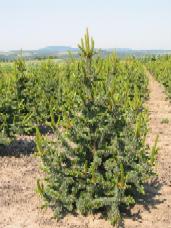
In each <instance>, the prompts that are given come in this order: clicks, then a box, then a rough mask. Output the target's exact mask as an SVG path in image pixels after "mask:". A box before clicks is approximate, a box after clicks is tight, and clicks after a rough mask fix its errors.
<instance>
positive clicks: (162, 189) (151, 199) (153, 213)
mask: <svg viewBox="0 0 171 228" xmlns="http://www.w3.org/2000/svg"><path fill="white" fill-rule="evenodd" d="M147 74H148V76H149V79H150V83H149V90H150V98H149V101H148V103H147V107H148V109H149V112H150V129H151V130H150V134H149V137H148V142H149V144H150V145H152V143H153V142H154V140H155V137H156V135H158V134H159V136H160V140H159V143H158V146H159V148H160V150H159V154H158V162H157V164H156V170H157V173H158V176H159V177H158V179H157V180H156V181H153V182H152V183H150V184H148V185H147V186H146V189H147V193H148V194H147V196H146V197H145V198H142V199H140V200H139V203H138V205H136V206H135V207H134V208H132V209H131V212H130V218H126V217H125V219H124V221H123V223H122V224H121V225H120V227H126V228H135V227H140V228H146V227H148V228H169V227H170V228H171V143H170V139H171V105H170V103H169V101H168V100H167V99H166V95H165V93H164V89H163V87H162V86H161V85H160V84H159V83H158V82H156V81H155V80H154V78H153V77H152V76H151V75H150V74H149V73H148V72H147ZM165 118H167V119H168V120H169V123H168V124H162V123H161V121H162V120H163V119H165ZM18 148H20V150H19V149H18ZM28 148H29V150H28ZM33 151H34V142H33V140H32V138H29V139H27V138H20V139H19V140H18V141H17V142H15V143H14V144H13V145H11V146H10V147H8V148H4V149H3V150H2V148H1V152H0V153H1V154H0V228H54V227H55V228H102V227H103V228H111V225H110V224H109V223H108V222H107V221H105V220H104V219H101V218H100V215H96V216H89V217H86V218H85V217H82V216H78V217H74V216H67V217H66V218H64V219H63V220H61V221H59V222H57V221H56V220H55V219H53V214H52V212H51V211H50V210H47V211H45V210H42V209H41V208H40V206H41V200H40V199H39V197H38V196H37V194H36V193H35V188H36V179H37V178H41V177H42V174H41V173H40V171H39V166H40V162H39V160H38V159H37V158H35V157H34V155H33V154H32V152H33ZM3 154H6V155H8V156H3ZM14 154H15V156H13V155H14ZM16 155H17V156H16Z"/></svg>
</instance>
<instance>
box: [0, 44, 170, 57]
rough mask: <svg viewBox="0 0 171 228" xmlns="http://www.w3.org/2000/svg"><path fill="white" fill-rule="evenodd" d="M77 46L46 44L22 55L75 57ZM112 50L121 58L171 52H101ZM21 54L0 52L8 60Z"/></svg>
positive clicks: (118, 50) (23, 52) (130, 50)
mask: <svg viewBox="0 0 171 228" xmlns="http://www.w3.org/2000/svg"><path fill="white" fill-rule="evenodd" d="M78 51H79V50H78V48H73V47H70V46H47V47H45V48H41V49H38V50H23V51H22V55H23V57H24V58H25V59H37V58H47V57H52V58H59V59H66V58H68V52H72V54H73V55H74V56H75V57H78ZM112 52H115V53H117V55H118V56H119V57H121V58H124V57H126V56H135V57H144V56H150V55H156V56H157V55H165V54H171V50H134V49H129V48H106V49H102V50H101V53H102V55H103V56H106V55H108V54H110V53H112ZM20 54H21V50H11V51H8V52H2V51H1V52H0V60H1V61H10V60H14V59H16V58H17V57H18V56H19V55H20Z"/></svg>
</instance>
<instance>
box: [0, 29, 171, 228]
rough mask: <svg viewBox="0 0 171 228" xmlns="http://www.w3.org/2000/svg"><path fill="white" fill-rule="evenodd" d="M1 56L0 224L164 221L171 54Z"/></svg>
mask: <svg viewBox="0 0 171 228" xmlns="http://www.w3.org/2000/svg"><path fill="white" fill-rule="evenodd" d="M79 49H80V58H79V59H74V58H72V56H71V58H70V59H69V60H67V61H63V62H57V61H53V60H50V59H49V60H42V61H39V62H29V63H26V62H25V61H24V59H23V58H22V57H19V58H18V59H17V60H16V61H15V62H13V63H2V64H0V164H1V165H0V214H1V216H0V228H1V227H2V228H3V227H11V228H12V227H16V228H20V227H33V228H34V227H35V228H38V227H42V228H45V227H47V228H50V227H60V228H71V227H72V228H86V227H87V228H100V227H103V228H104V227H105V228H109V227H115V226H116V227H126V228H127V227H128V228H131V227H132V228H133V227H142V228H145V227H154V228H157V227H166V228H167V227H171V217H170V214H171V156H170V154H171V145H170V137H171V104H170V101H169V99H170V98H171V80H170V79H171V78H170V77H171V57H169V56H165V57H160V58H151V59H150V60H146V61H143V63H142V61H140V60H137V59H135V58H128V59H126V60H124V61H123V60H120V59H119V58H118V57H117V56H116V55H115V54H113V55H110V56H108V57H105V58H102V57H101V55H100V53H98V52H97V51H96V49H95V48H94V40H93V39H92V38H90V37H89V34H88V31H87V32H86V34H85V36H84V37H83V38H82V39H81V42H80V45H79Z"/></svg>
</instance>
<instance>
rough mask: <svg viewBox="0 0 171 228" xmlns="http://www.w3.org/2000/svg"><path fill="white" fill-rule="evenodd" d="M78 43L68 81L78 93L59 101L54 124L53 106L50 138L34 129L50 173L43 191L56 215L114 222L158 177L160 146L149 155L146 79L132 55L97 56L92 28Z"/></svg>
mask: <svg viewBox="0 0 171 228" xmlns="http://www.w3.org/2000/svg"><path fill="white" fill-rule="evenodd" d="M79 48H80V51H81V52H80V55H81V60H80V61H78V62H75V63H74V65H75V68H74V69H75V70H74V71H75V73H74V74H73V73H72V74H71V75H69V78H70V80H69V81H68V84H69V85H70V88H72V86H73V84H74V85H75V87H74V88H73V89H74V92H73V91H68V94H69V98H70V99H69V100H67V99H68V98H67V97H65V99H66V100H65V103H66V104H67V102H69V105H68V106H67V107H68V110H66V107H65V106H62V113H63V116H62V117H61V118H58V122H57V123H55V120H54V118H53V111H51V124H52V126H53V128H54V134H55V135H54V138H53V140H49V139H48V138H42V137H41V135H40V133H39V131H38V130H37V150H38V155H39V156H40V157H41V159H42V161H43V166H44V168H43V170H44V172H45V173H46V177H45V181H44V182H45V184H43V183H41V182H40V181H38V191H39V193H40V194H41V195H42V196H43V198H44V199H45V202H46V205H48V206H50V207H51V208H53V210H54V212H55V215H56V216H57V217H58V218H61V217H63V216H64V215H65V214H66V213H72V212H78V213H81V214H84V215H87V214H90V213H95V212H97V211H100V212H102V213H104V214H105V215H107V217H108V218H109V219H110V220H111V222H112V224H116V223H117V222H118V221H119V220H120V208H121V206H127V205H130V204H133V203H135V199H134V193H135V192H136V191H138V192H140V193H142V194H144V187H143V184H144V183H145V182H146V181H148V180H149V178H150V177H151V176H152V175H153V170H152V167H153V163H154V159H155V154H156V148H155V147H154V148H153V151H152V154H149V151H148V146H147V145H146V144H145V138H146V134H147V120H148V117H147V113H146V111H145V110H144V108H143V101H144V99H145V97H146V96H147V94H148V91H147V83H148V81H147V79H146V77H145V75H144V70H143V67H142V66H141V65H140V64H139V63H138V62H136V61H135V62H134V60H130V61H129V63H128V62H120V61H119V60H118V59H117V58H116V56H114V55H113V56H111V57H108V58H107V59H102V58H100V57H97V58H96V57H95V54H96V53H95V49H94V41H93V39H91V41H90V38H89V35H88V31H87V33H86V34H85V37H84V39H82V40H81V44H80V45H79ZM71 81H72V82H71ZM71 95H72V96H71ZM71 104H73V105H71ZM74 104H75V105H74Z"/></svg>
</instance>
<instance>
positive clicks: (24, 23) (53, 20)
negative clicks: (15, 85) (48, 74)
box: [0, 0, 171, 50]
mask: <svg viewBox="0 0 171 228" xmlns="http://www.w3.org/2000/svg"><path fill="white" fill-rule="evenodd" d="M86 27H88V28H89V30H90V33H91V34H92V35H93V37H94V39H95V45H96V47H101V48H109V47H111V48H112V47H113V48H119V47H120V48H134V49H171V0H0V28H1V32H0V50H11V49H21V48H23V49H37V48H41V47H45V46H48V45H70V46H73V47H75V46H77V43H78V42H79V41H80V38H81V36H82V35H83V33H84V31H85V29H86Z"/></svg>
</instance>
